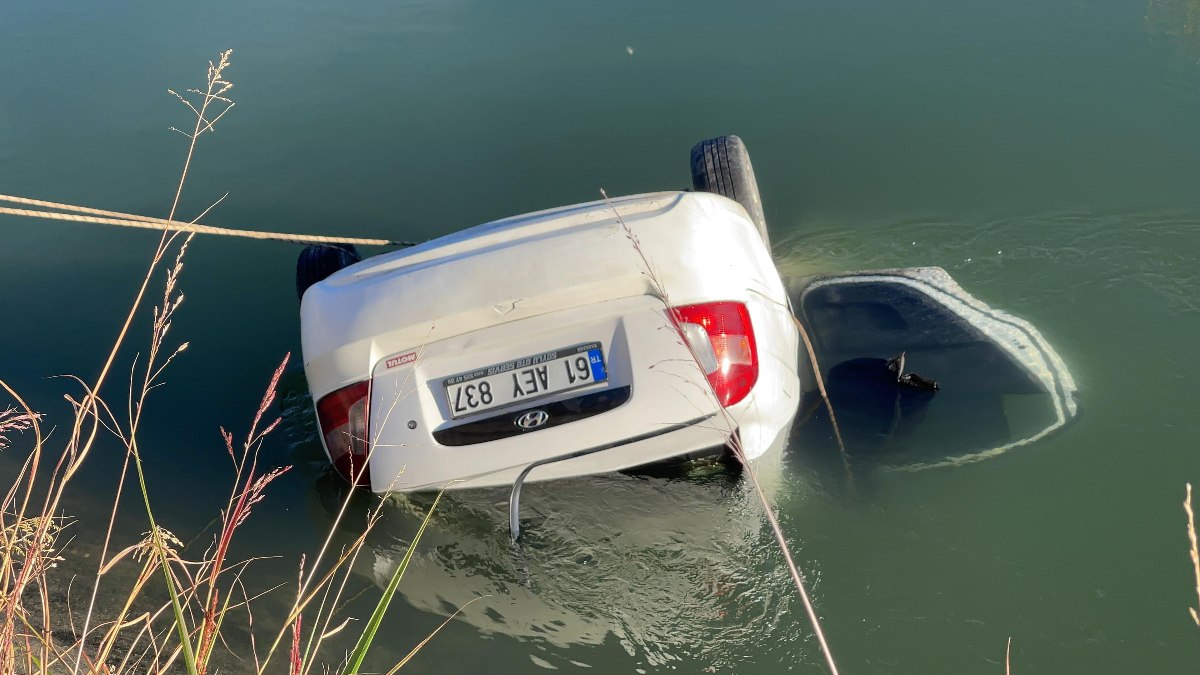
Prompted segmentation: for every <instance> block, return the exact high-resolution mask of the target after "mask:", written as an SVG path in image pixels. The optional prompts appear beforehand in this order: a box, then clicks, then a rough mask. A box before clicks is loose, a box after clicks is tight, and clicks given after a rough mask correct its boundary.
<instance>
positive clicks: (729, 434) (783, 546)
mask: <svg viewBox="0 0 1200 675" xmlns="http://www.w3.org/2000/svg"><path fill="white" fill-rule="evenodd" d="M600 195H601V196H602V197H603V198H604V202H605V203H606V204H607V205H608V207H609V209H610V210H612V212H613V215H614V216H616V220H617V222H618V223H619V224H620V226H621V229H622V231H623V232H624V233H625V237H626V238H627V239H628V240H629V242H630V244H631V245H632V246H633V250H634V251H635V252H636V253H637V255H638V258H639V259H640V260H641V262H642V266H643V274H644V275H645V276H646V278H647V279H648V280H649V282H650V286H651V288H652V289H653V291H654V293H655V294H656V295H657V297H658V299H659V300H661V301H662V303H663V304H664V305H665V306H666V307H667V310H666V311H665V312H664V316H665V319H666V320H667V323H668V324H669V326H670V327H671V328H672V329H673V330H674V331H675V334H676V338H677V339H678V341H679V343H680V344H682V345H683V346H684V347H685V348H686V349H687V350H688V352H689V353H690V354H691V357H692V359H691V365H693V366H695V367H696V368H697V369H698V370H700V374H701V378H702V379H703V381H704V382H706V383H708V387H707V393H708V395H709V396H710V397H711V399H712V402H713V403H714V404H715V406H716V409H717V410H719V411H720V413H721V415H722V420H723V421H724V423H725V424H724V429H723V432H724V434H725V442H726V445H727V446H728V447H729V449H730V450H732V451H733V454H734V456H736V457H737V459H738V461H739V462H741V464H742V467H743V469H744V470H745V472H746V475H747V476H749V477H750V483H751V485H752V486H753V487H754V493H755V495H756V496H757V497H758V499H759V502H760V503H761V504H762V507H763V513H764V514H765V515H766V517H767V522H768V524H769V525H770V526H771V532H772V534H773V535H774V537H775V541H776V543H777V544H778V545H779V550H780V552H781V553H782V554H783V558H784V562H785V563H786V565H787V568H788V572H789V573H790V574H791V577H792V581H793V583H794V584H795V585H796V591H797V592H798V593H799V595H800V599H801V601H802V602H803V603H804V610H805V612H806V613H807V615H808V621H809V624H810V625H811V626H812V628H813V633H814V634H815V635H816V638H817V643H818V644H819V645H820V647H821V655H822V656H823V657H825V665H826V666H827V667H828V668H829V672H830V673H832V674H833V675H837V673H838V668H837V664H836V663H835V662H834V658H833V652H832V650H830V648H829V643H828V641H827V640H826V639H825V632H824V631H823V630H822V629H821V621H820V619H819V618H818V617H817V612H816V609H815V608H814V607H813V604H812V600H811V599H810V598H809V595H808V590H807V589H806V587H805V584H804V577H803V575H802V574H801V573H800V568H799V567H798V566H797V565H796V562H795V560H794V559H793V558H792V552H791V548H790V547H789V546H788V543H787V537H785V536H784V534H783V528H782V527H781V526H780V525H779V519H778V517H777V516H776V514H775V509H774V508H773V507H772V506H771V502H770V500H769V499H768V498H767V494H766V491H764V490H763V487H762V485H761V484H760V483H759V481H758V474H757V472H756V471H755V470H754V466H753V465H752V464H751V463H750V460H749V459H747V457H746V454H745V452H744V451H743V449H742V445H741V439H739V438H738V435H737V434H736V433H734V431H733V430H734V429H736V428H737V422H736V421H735V420H734V419H733V418H732V417H731V416H730V414H729V412H728V411H727V410H726V409H725V407H724V406H722V405H721V404H720V402H719V400H718V398H717V393H716V391H715V390H714V389H713V388H712V383H711V382H710V381H709V380H708V377H707V375H706V374H705V373H704V368H703V367H702V366H701V365H700V357H699V356H698V355H697V354H696V353H695V351H694V350H693V349H692V346H691V343H690V342H689V341H688V340H687V337H686V336H685V335H684V332H683V327H682V326H681V325H680V320H679V315H678V314H677V313H676V312H675V311H674V310H672V309H671V308H672V307H674V305H673V304H672V302H671V299H670V297H669V296H668V294H667V290H666V287H665V286H664V285H663V283H662V281H661V280H660V278H659V277H658V275H657V274H656V273H655V271H654V265H653V263H652V261H651V260H650V259H649V257H648V256H647V255H646V252H645V250H644V249H643V248H642V245H641V241H639V240H638V237H637V235H636V234H635V233H634V232H633V230H632V229H631V228H630V227H629V225H628V224H627V223H626V222H625V218H624V217H622V216H621V212H620V211H619V210H618V209H617V208H616V206H614V205H613V204H612V202H611V201H609V198H608V193H607V192H605V191H604V190H603V189H601V190H600Z"/></svg>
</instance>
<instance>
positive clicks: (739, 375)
mask: <svg viewBox="0 0 1200 675" xmlns="http://www.w3.org/2000/svg"><path fill="white" fill-rule="evenodd" d="M673 311H674V313H675V319H676V320H677V321H678V322H679V332H680V334H681V335H682V336H683V338H684V339H685V340H687V342H688V345H689V346H690V347H691V349H692V353H694V354H695V355H696V361H697V362H698V363H699V364H700V367H701V368H702V369H703V370H704V371H705V373H707V375H708V381H709V383H710V384H712V388H713V391H714V392H716V394H717V400H718V401H719V402H720V403H721V405H722V406H725V407H729V406H731V405H734V404H735V403H738V402H739V401H741V400H742V399H744V398H746V396H747V395H748V394H749V393H750V390H751V389H753V388H754V383H755V382H756V381H757V380H758V348H757V347H756V346H755V344H754V326H753V325H751V323H750V311H749V310H747V309H746V306H745V305H743V304H742V303H740V302H709V303H705V304H702V305H687V306H685V307H676V308H675V309H674V310H673ZM705 337H707V338H708V339H707V340H705V339H704V338H705Z"/></svg>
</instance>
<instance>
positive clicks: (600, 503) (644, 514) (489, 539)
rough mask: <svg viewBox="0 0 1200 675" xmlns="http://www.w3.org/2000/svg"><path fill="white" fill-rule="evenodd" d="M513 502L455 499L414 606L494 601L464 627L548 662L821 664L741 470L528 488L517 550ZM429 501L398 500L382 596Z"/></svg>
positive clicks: (472, 495)
mask: <svg viewBox="0 0 1200 675" xmlns="http://www.w3.org/2000/svg"><path fill="white" fill-rule="evenodd" d="M777 456H778V455H776V457H777ZM777 464H778V462H776V474H777ZM764 468H766V467H764ZM764 478H766V482H767V483H768V484H769V485H775V486H778V481H777V479H772V478H771V477H770V476H769V475H768V476H764ZM339 495H340V490H338V489H336V488H335V486H332V485H325V486H324V489H322V490H321V491H320V492H319V493H318V499H317V500H316V502H317V503H315V504H314V508H313V509H312V510H311V516H312V517H313V519H314V520H315V521H317V522H316V523H315V525H316V526H317V527H325V526H327V525H328V523H329V522H330V519H331V518H332V515H333V514H334V513H335V512H336V509H337V508H338V505H339V503H340V502H339ZM507 496H508V495H507V492H505V491H499V490H472V491H464V492H451V493H448V494H447V495H446V496H445V497H443V500H442V503H441V505H439V507H438V510H437V513H436V515H435V516H434V521H433V525H432V527H431V528H430V530H428V531H427V532H426V534H425V535H424V538H423V539H422V541H421V543H420V547H419V550H418V553H417V555H416V556H415V557H414V559H413V562H412V564H411V565H410V567H409V568H408V571H407V572H406V575H405V578H404V581H403V583H401V585H400V589H399V593H400V594H401V596H402V597H403V598H404V600H405V601H406V602H407V603H408V604H409V605H411V606H412V607H414V608H416V609H419V610H424V611H428V612H431V613H433V614H435V615H438V616H448V615H450V614H452V613H453V612H455V611H456V610H457V609H458V608H460V607H463V606H464V605H466V604H467V603H468V602H469V601H471V600H473V599H475V598H480V597H484V596H486V597H484V599H483V600H482V601H479V602H476V603H474V604H472V605H470V606H469V607H466V609H465V610H463V612H462V614H460V615H459V619H460V620H461V621H464V622H466V623H468V624H470V625H472V626H474V627H475V628H476V629H478V630H480V631H482V632H483V633H484V634H502V635H506V636H509V637H512V638H516V639H517V640H519V641H522V642H528V643H531V645H536V646H537V647H538V648H539V649H542V650H543V651H545V650H548V651H549V652H550V653H554V652H555V651H556V650H565V649H566V648H568V647H570V646H572V645H601V644H604V643H606V642H609V641H615V642H617V643H619V644H620V646H621V647H623V648H624V650H625V651H626V652H627V653H628V654H629V655H630V656H631V657H635V658H636V659H638V660H639V661H640V662H644V663H645V664H647V665H650V666H663V665H667V664H671V663H673V662H677V661H680V660H686V661H688V662H692V663H695V662H700V663H705V664H709V665H710V666H712V667H716V668H728V667H733V666H734V665H735V664H737V663H738V662H739V661H741V660H742V659H745V658H747V657H749V656H752V655H754V654H755V653H756V652H758V651H759V650H761V649H763V648H765V647H766V646H768V645H770V646H771V648H772V649H773V650H776V651H777V653H780V654H781V655H784V654H786V655H787V658H789V659H792V660H793V661H794V662H805V661H808V660H809V658H810V655H808V654H806V652H805V650H804V649H803V647H804V639H805V638H806V636H807V635H808V629H807V627H806V626H805V625H804V623H803V613H802V612H800V611H799V609H798V608H797V611H794V612H793V611H790V610H791V607H792V603H793V602H794V599H793V592H794V591H793V589H792V587H791V585H790V579H789V578H788V576H787V574H786V572H785V571H784V568H783V567H782V565H781V564H780V556H779V553H778V550H777V549H776V547H775V544H774V540H773V539H772V537H771V535H770V533H769V531H767V530H766V529H765V528H764V527H763V521H762V517H761V514H762V507H761V506H760V504H759V502H758V499H757V497H756V496H755V495H754V494H753V493H752V491H751V489H750V488H749V487H748V485H747V484H746V483H745V482H744V481H743V480H742V479H741V478H740V477H739V476H738V475H736V474H735V473H732V472H730V471H727V470H702V471H699V472H698V473H697V474H694V475H683V474H681V475H679V476H677V477H674V478H663V477H647V476H631V475H623V474H610V475H605V476H598V477H594V478H589V479H585V480H570V481H559V482H552V483H546V484H538V485H536V486H532V485H531V486H528V487H527V489H526V492H525V494H524V500H523V501H524V505H523V515H524V520H525V522H526V523H527V529H526V531H525V534H524V535H523V539H522V544H521V545H520V546H519V547H514V546H513V545H512V544H511V543H510V542H509V539H508V532H507V510H506V509H507ZM431 502H432V496H431V495H393V496H391V497H389V498H387V500H386V501H385V503H384V517H383V519H382V520H381V521H380V524H379V526H378V529H376V530H375V531H374V532H373V533H372V534H371V536H370V539H369V540H368V544H367V545H368V550H367V551H366V552H365V554H364V556H363V557H362V558H361V559H360V560H359V563H358V565H357V567H356V571H357V572H358V573H359V574H360V575H362V576H364V577H365V578H367V579H369V580H371V582H373V583H374V584H376V585H378V586H379V587H383V586H386V584H387V582H388V581H389V579H390V578H391V576H392V574H393V572H394V571H395V568H396V565H397V564H398V563H399V561H400V560H401V558H402V557H403V556H404V553H405V550H406V547H407V545H408V542H409V541H410V540H411V537H412V535H413V533H414V532H415V531H416V529H417V527H418V526H419V524H420V521H421V519H422V517H423V516H424V512H425V510H426V509H428V508H429V505H430V503H431ZM346 522H348V523H357V522H361V519H360V518H356V517H354V516H351V517H349V518H348V519H347V520H346ZM346 535H347V537H349V536H352V535H353V533H351V532H347V533H346Z"/></svg>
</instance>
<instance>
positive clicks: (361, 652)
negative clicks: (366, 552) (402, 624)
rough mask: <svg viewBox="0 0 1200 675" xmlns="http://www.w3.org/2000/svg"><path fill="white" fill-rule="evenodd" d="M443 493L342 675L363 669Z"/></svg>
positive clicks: (440, 493)
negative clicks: (363, 664)
mask: <svg viewBox="0 0 1200 675" xmlns="http://www.w3.org/2000/svg"><path fill="white" fill-rule="evenodd" d="M443 492H445V491H444V490H443V491H442V492H439V493H438V496H437V499H434V500H433V505H432V506H430V507H429V512H428V513H426V514H425V520H424V521H422V522H421V527H420V529H418V530H417V534H416V536H415V537H413V540H412V543H411V544H409V545H408V550H407V551H405V552H404V559H403V560H401V561H400V565H399V566H398V567H397V568H396V572H395V573H394V574H392V580H391V581H389V582H388V585H387V588H385V589H384V591H383V595H382V596H380V597H379V603H378V604H376V605H375V611H374V612H372V613H371V619H370V620H369V621H367V625H366V627H365V628H363V632H362V635H360V636H358V644H356V645H354V651H352V652H351V653H350V660H349V661H348V662H347V663H346V669H345V670H343V671H342V675H357V674H358V670H359V669H360V668H362V663H363V659H365V658H366V656H367V650H368V649H370V648H371V642H372V641H373V640H374V639H375V633H376V632H378V631H379V624H381V623H382V622H383V615H384V613H386V612H387V608H388V606H389V605H391V604H392V596H394V595H395V594H396V589H397V588H399V586H400V580H401V579H402V578H404V571H405V570H407V569H408V563H409V561H410V560H412V556H413V552H414V551H416V550H417V543H418V542H420V541H421V535H422V534H424V533H425V528H426V527H427V526H428V525H429V521H430V520H431V519H432V518H433V511H434V509H436V508H437V505H438V502H440V501H441V500H442V494H443Z"/></svg>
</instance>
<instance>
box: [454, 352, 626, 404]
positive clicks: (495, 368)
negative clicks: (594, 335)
mask: <svg viewBox="0 0 1200 675" xmlns="http://www.w3.org/2000/svg"><path fill="white" fill-rule="evenodd" d="M606 380H608V369H607V368H605V366H604V349H603V348H602V347H601V345H600V343H599V342H587V343H584V344H579V345H573V346H571V347H563V348H562V349H555V350H552V351H548V352H542V353H541V354H534V355H533V356H527V357H525V358H522V359H513V360H512V361H505V362H504V363H497V364H495V365H491V366H488V367H486V368H479V369H477V370H472V371H470V372H467V373H459V374H458V375H454V376H451V377H448V378H446V379H445V381H444V382H443V387H444V388H445V391H446V402H447V403H449V404H450V416H451V417H452V418H457V417H463V416H465V415H474V414H476V413H480V412H483V411H485V410H492V409H494V408H503V407H505V406H510V405H515V404H517V403H524V402H526V401H532V400H534V399H539V398H543V397H545V396H550V395H552V394H558V393H561V392H564V391H570V390H572V389H578V388H580V387H586V386H588V385H589V384H595V383H597V382H604V381H606Z"/></svg>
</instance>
